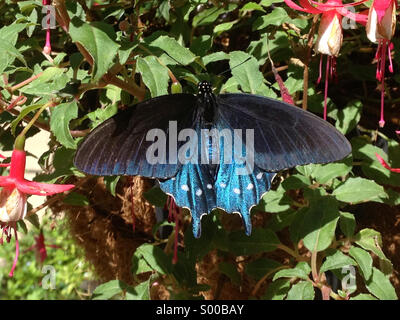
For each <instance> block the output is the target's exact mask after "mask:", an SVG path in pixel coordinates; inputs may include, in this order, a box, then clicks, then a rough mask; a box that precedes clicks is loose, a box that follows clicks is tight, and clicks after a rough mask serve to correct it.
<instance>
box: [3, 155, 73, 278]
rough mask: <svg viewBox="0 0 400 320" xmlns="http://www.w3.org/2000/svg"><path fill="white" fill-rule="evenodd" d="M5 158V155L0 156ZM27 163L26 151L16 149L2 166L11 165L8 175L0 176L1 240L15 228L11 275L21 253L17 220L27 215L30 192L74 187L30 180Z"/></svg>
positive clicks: (9, 235) (41, 194) (45, 193)
mask: <svg viewBox="0 0 400 320" xmlns="http://www.w3.org/2000/svg"><path fill="white" fill-rule="evenodd" d="M0 157H1V158H3V159H4V157H3V156H0ZM25 164H26V153H25V151H23V150H18V149H14V151H13V153H12V156H11V163H2V164H0V166H1V167H10V174H9V175H8V176H0V187H3V189H2V190H1V193H0V227H1V229H2V236H1V240H0V242H1V243H2V242H3V238H4V236H5V237H6V241H7V242H10V240H11V229H13V230H14V236H15V241H16V249H15V250H16V254H15V259H14V262H13V266H12V268H11V271H10V274H9V275H10V277H12V276H13V274H14V270H15V267H16V265H17V260H18V255H19V242H18V234H17V222H18V221H19V220H22V219H24V218H25V216H26V199H27V195H28V194H34V195H39V196H50V195H53V194H56V193H61V192H64V191H67V190H70V189H72V188H73V187H74V185H72V184H67V185H57V184H48V183H40V182H34V181H29V180H26V179H25V178H24V175H25Z"/></svg>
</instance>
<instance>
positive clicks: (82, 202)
mask: <svg viewBox="0 0 400 320" xmlns="http://www.w3.org/2000/svg"><path fill="white" fill-rule="evenodd" d="M63 202H64V203H66V204H69V205H72V206H87V205H89V200H88V198H87V197H86V196H85V195H83V194H80V193H77V192H71V193H69V194H68V195H67V196H66V197H65V198H64V199H63Z"/></svg>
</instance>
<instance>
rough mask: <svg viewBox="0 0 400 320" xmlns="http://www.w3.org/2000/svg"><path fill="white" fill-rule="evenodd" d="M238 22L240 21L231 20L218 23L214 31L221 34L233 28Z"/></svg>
mask: <svg viewBox="0 0 400 320" xmlns="http://www.w3.org/2000/svg"><path fill="white" fill-rule="evenodd" d="M236 22H238V21H229V22H224V23H221V24H218V25H216V26H215V27H214V31H213V33H214V34H216V35H219V34H221V33H222V32H224V31H228V30H231V28H232V27H233V25H234V24H235V23H236Z"/></svg>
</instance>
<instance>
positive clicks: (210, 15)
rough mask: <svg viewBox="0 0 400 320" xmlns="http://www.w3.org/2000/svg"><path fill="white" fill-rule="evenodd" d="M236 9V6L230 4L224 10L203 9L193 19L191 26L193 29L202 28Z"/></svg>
mask: <svg viewBox="0 0 400 320" xmlns="http://www.w3.org/2000/svg"><path fill="white" fill-rule="evenodd" d="M236 8H237V5H236V4H233V3H231V4H229V5H228V6H227V7H226V8H223V7H221V8H217V7H214V6H213V7H212V8H210V9H205V10H203V11H201V12H200V13H199V14H197V15H196V16H195V17H194V18H193V22H192V26H193V28H197V27H199V26H204V25H208V24H211V23H214V21H215V20H217V18H218V16H219V15H220V14H222V13H228V12H230V11H232V10H235V9H236Z"/></svg>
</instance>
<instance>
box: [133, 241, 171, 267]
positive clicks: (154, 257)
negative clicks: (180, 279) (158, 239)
mask: <svg viewBox="0 0 400 320" xmlns="http://www.w3.org/2000/svg"><path fill="white" fill-rule="evenodd" d="M141 259H143V260H144V261H146V263H147V264H148V265H149V267H150V268H151V269H152V270H154V271H157V272H158V273H160V274H169V273H171V271H172V263H171V259H170V258H169V257H167V255H166V254H165V253H164V251H163V250H161V249H160V248H159V247H156V246H154V245H151V244H143V245H141V246H140V247H139V248H137V249H136V251H135V253H134V255H133V258H132V265H133V267H132V269H133V272H134V273H137V266H138V264H137V262H138V261H140V260H141Z"/></svg>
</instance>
